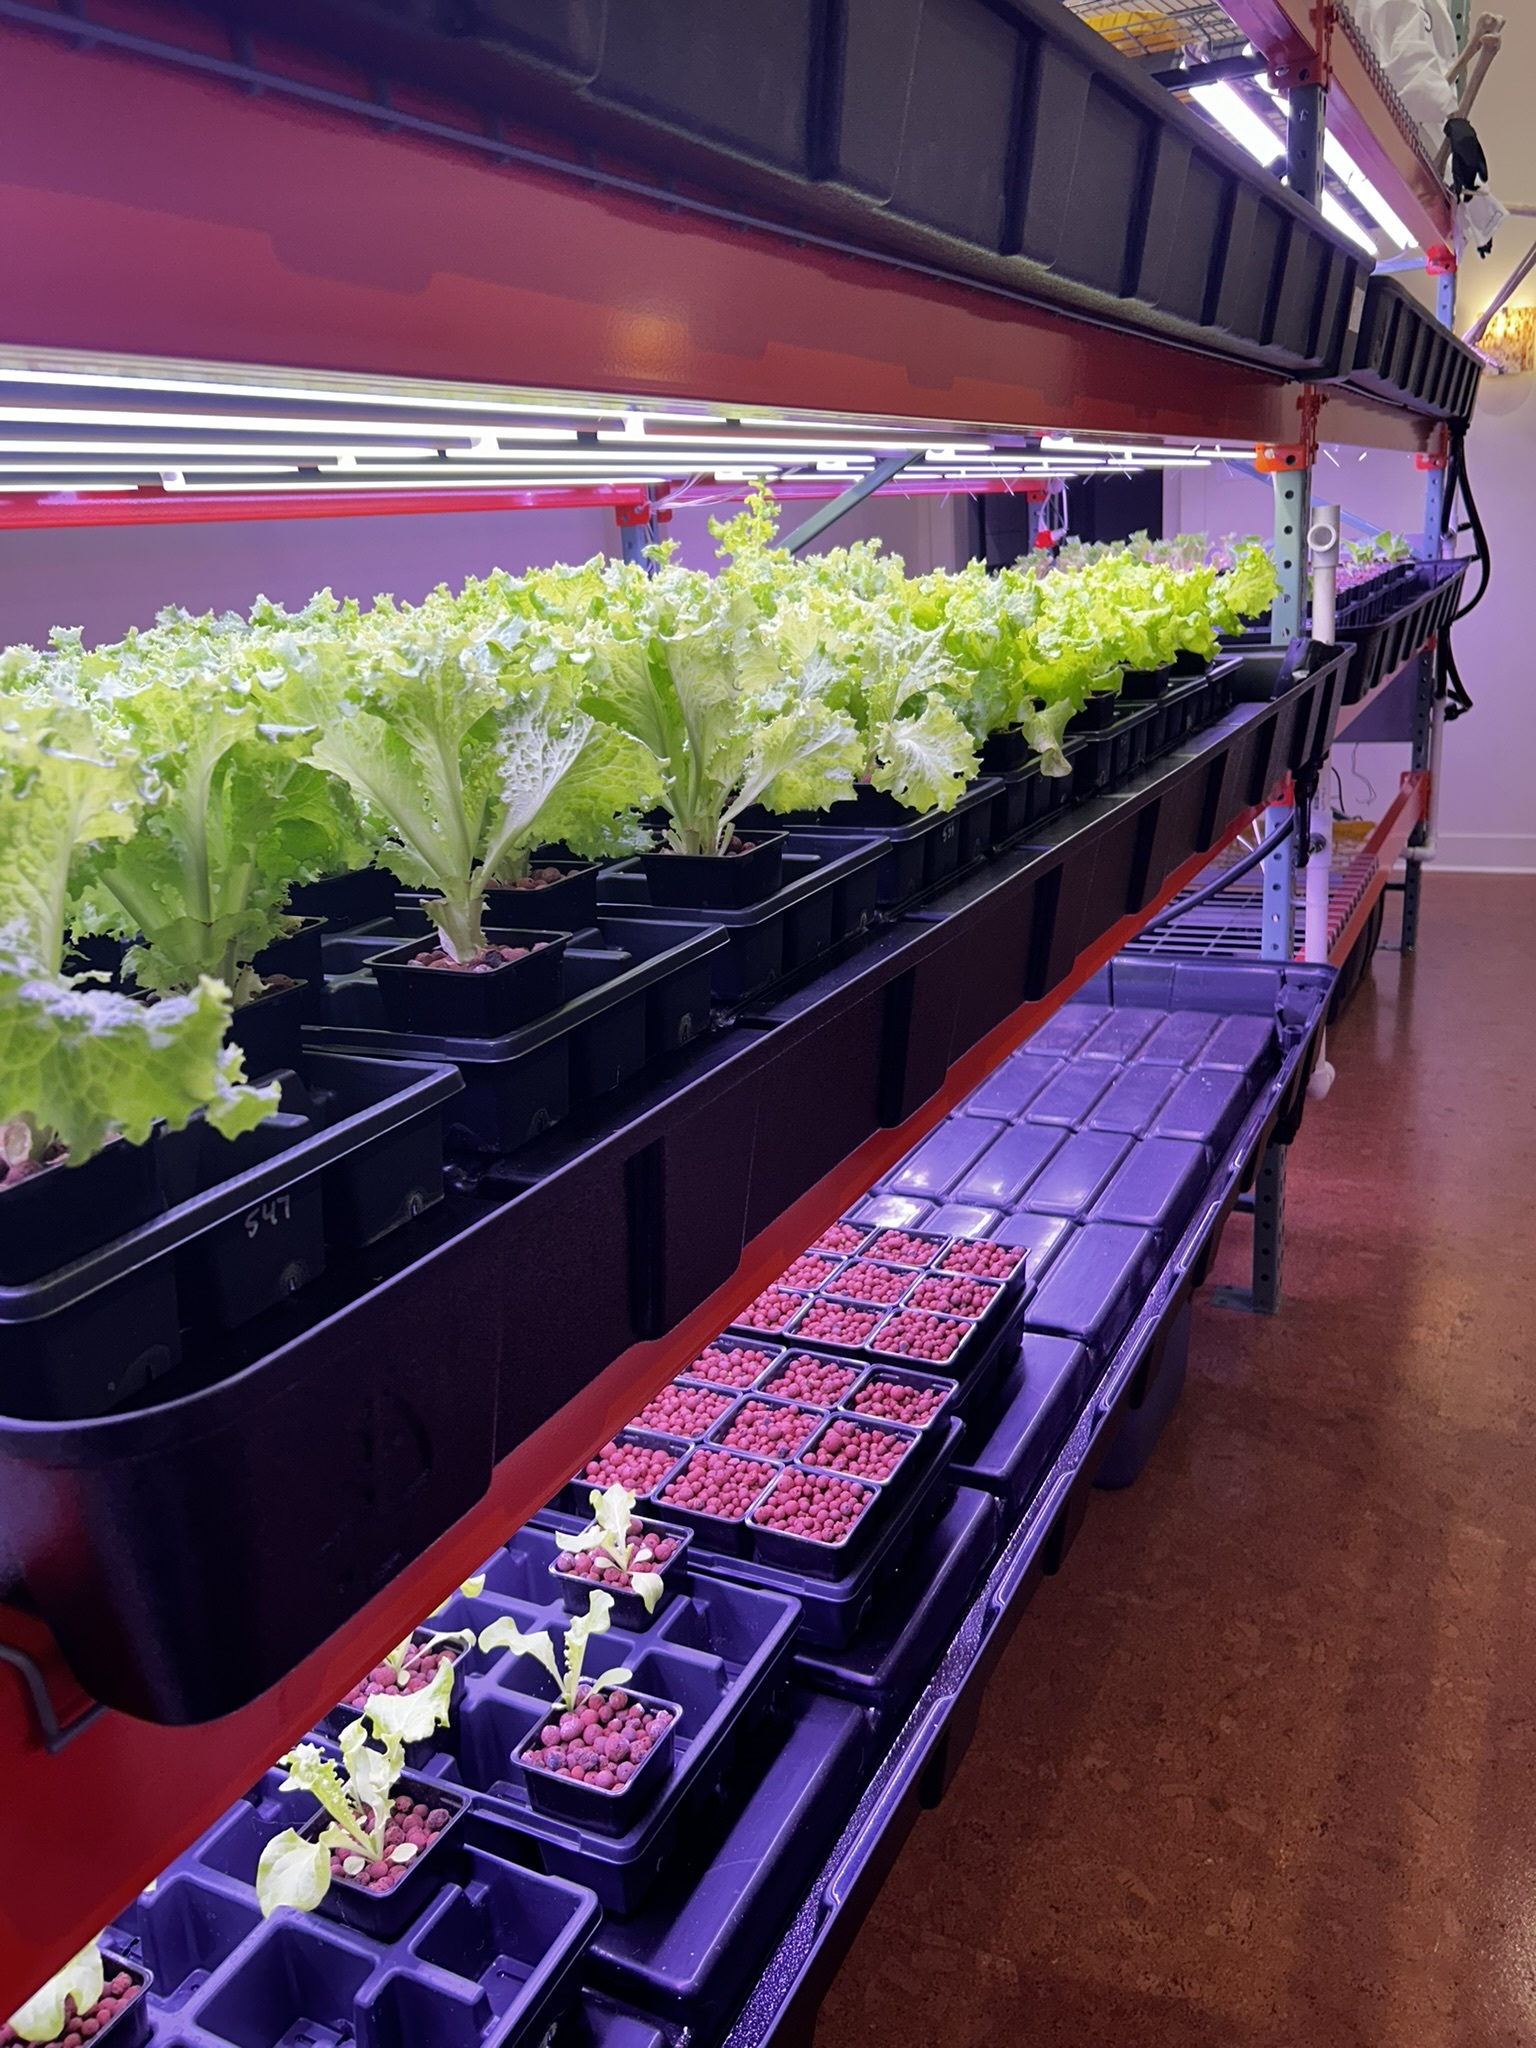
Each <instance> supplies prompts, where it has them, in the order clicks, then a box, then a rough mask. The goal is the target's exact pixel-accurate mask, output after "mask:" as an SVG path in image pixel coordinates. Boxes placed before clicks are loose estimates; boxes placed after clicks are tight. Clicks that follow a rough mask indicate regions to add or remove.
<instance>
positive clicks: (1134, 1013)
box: [1075, 1003, 1163, 1065]
mask: <svg viewBox="0 0 1536 2048" xmlns="http://www.w3.org/2000/svg"><path fill="white" fill-rule="evenodd" d="M1162 1021H1163V1013H1162V1011H1161V1010H1144V1009H1140V1008H1138V1007H1136V1006H1135V1005H1133V1004H1129V1003H1127V1004H1125V1005H1123V1006H1122V1005H1118V1004H1117V1005H1116V1007H1115V1008H1114V1009H1113V1010H1111V1012H1110V1013H1109V1015H1108V1016H1107V1017H1106V1018H1105V1019H1104V1022H1103V1023H1102V1024H1101V1025H1100V1026H1099V1028H1098V1030H1097V1031H1094V1032H1091V1033H1090V1034H1089V1036H1088V1037H1087V1038H1085V1039H1084V1040H1083V1042H1082V1044H1081V1045H1080V1046H1079V1047H1078V1048H1077V1052H1076V1055H1075V1056H1076V1058H1078V1059H1080V1060H1113V1061H1114V1062H1115V1063H1116V1064H1117V1065H1118V1064H1123V1063H1124V1062H1125V1061H1126V1060H1133V1059H1135V1058H1136V1056H1137V1054H1138V1053H1139V1052H1140V1051H1141V1048H1142V1047H1143V1046H1144V1045H1145V1044H1146V1042H1147V1040H1148V1039H1149V1038H1150V1037H1151V1036H1152V1034H1153V1032H1154V1031H1155V1030H1156V1029H1157V1027H1158V1025H1159V1024H1161V1023H1162Z"/></svg>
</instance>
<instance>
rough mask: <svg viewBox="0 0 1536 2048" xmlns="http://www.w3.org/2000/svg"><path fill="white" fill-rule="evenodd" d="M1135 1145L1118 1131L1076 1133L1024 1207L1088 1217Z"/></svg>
mask: <svg viewBox="0 0 1536 2048" xmlns="http://www.w3.org/2000/svg"><path fill="white" fill-rule="evenodd" d="M1135 1142H1136V1141H1135V1139H1134V1138H1127V1137H1125V1136H1124V1135H1123V1134H1122V1133H1121V1132H1119V1131H1075V1132H1074V1133H1073V1134H1072V1136H1071V1137H1070V1138H1068V1140H1067V1142H1066V1143H1065V1145H1063V1146H1062V1148H1061V1150H1060V1151H1059V1152H1058V1153H1057V1154H1056V1156H1055V1157H1054V1158H1053V1159H1052V1160H1051V1162H1050V1164H1049V1165H1048V1166H1047V1167H1046V1168H1045V1169H1044V1171H1043V1172H1042V1173H1041V1174H1040V1175H1039V1177H1038V1178H1037V1179H1036V1180H1035V1182H1034V1183H1033V1185H1032V1186H1031V1188H1030V1190H1029V1193H1028V1194H1027V1195H1026V1196H1025V1197H1024V1206H1025V1208H1026V1209H1033V1210H1035V1211H1036V1212H1037V1213H1043V1214H1045V1215H1049V1216H1070V1217H1072V1218H1074V1219H1078V1218H1082V1217H1085V1216H1086V1215H1087V1214H1088V1211H1089V1210H1090V1209H1091V1208H1092V1207H1093V1203H1094V1198H1095V1197H1096V1196H1097V1195H1099V1194H1100V1193H1101V1192H1102V1191H1103V1189H1104V1188H1105V1186H1106V1185H1107V1184H1108V1182H1109V1180H1110V1177H1111V1176H1112V1175H1113V1174H1114V1172H1115V1170H1116V1169H1117V1168H1118V1167H1119V1166H1120V1164H1121V1162H1122V1161H1123V1160H1124V1159H1125V1156H1126V1154H1127V1153H1128V1152H1129V1151H1130V1150H1131V1148H1132V1146H1133V1145H1134V1144H1135Z"/></svg>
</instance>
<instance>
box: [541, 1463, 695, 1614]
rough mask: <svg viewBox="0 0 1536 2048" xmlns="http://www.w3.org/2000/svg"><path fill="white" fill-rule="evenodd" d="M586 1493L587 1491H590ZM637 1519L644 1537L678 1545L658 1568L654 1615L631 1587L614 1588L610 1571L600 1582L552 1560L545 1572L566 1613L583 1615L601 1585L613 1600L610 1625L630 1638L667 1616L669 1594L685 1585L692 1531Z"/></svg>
mask: <svg viewBox="0 0 1536 2048" xmlns="http://www.w3.org/2000/svg"><path fill="white" fill-rule="evenodd" d="M587 1490H588V1491H589V1492H590V1491H591V1490H592V1489H590V1488H588V1489H587ZM640 1519H641V1520H642V1521H643V1522H644V1524H645V1533H646V1535H647V1536H669V1537H670V1538H671V1539H672V1541H673V1542H674V1543H675V1544H676V1545H677V1548H676V1550H674V1551H673V1553H672V1555H671V1556H670V1557H669V1558H668V1559H667V1561H666V1563H665V1564H664V1565H661V1566H659V1567H658V1568H657V1572H658V1576H659V1577H660V1579H661V1582H662V1589H661V1598H660V1599H659V1600H658V1601H657V1602H656V1608H655V1612H654V1613H652V1612H650V1611H648V1610H647V1608H646V1604H645V1602H644V1600H643V1599H642V1598H641V1597H640V1595H639V1594H638V1593H637V1592H635V1590H634V1588H633V1587H626V1586H620V1585H616V1584H615V1583H614V1577H615V1575H614V1574H613V1573H612V1572H605V1573H604V1574H603V1576H602V1577H601V1578H600V1579H596V1578H586V1577H584V1576H583V1575H582V1574H581V1573H579V1572H562V1571H560V1570H559V1569H557V1567H556V1564H555V1561H554V1559H553V1558H551V1560H550V1562H549V1565H548V1567H547V1569H548V1571H549V1575H550V1577H551V1579H553V1581H554V1583H555V1585H556V1586H557V1587H558V1588H559V1590H560V1604H561V1606H562V1607H563V1608H564V1609H565V1611H566V1613H567V1614H585V1613H586V1611H587V1607H588V1605H589V1601H588V1595H589V1594H590V1593H591V1591H592V1588H593V1587H594V1586H601V1587H602V1588H603V1590H604V1591H605V1592H606V1593H608V1594H609V1595H610V1596H611V1598H612V1600H613V1614H612V1621H613V1626H614V1627H615V1628H622V1629H627V1630H628V1631H629V1633H630V1634H631V1635H636V1634H639V1633H641V1632H642V1631H643V1630H645V1629H648V1628H649V1627H650V1625H651V1623H652V1622H653V1621H655V1620H656V1618H657V1616H658V1615H662V1614H665V1613H666V1611H667V1602H668V1601H669V1600H670V1599H671V1598H672V1595H673V1594H674V1593H679V1592H681V1591H682V1590H683V1588H684V1587H685V1586H686V1585H687V1583H688V1546H689V1544H690V1543H692V1541H693V1531H692V1530H691V1529H684V1528H680V1527H679V1526H678V1525H677V1524H676V1523H670V1524H669V1523H666V1522H658V1521H655V1520H653V1519H652V1517H651V1516H649V1515H643V1516H641V1517H640ZM572 1533H573V1534H574V1533H575V1532H574V1531H572ZM642 1540H643V1539H642Z"/></svg>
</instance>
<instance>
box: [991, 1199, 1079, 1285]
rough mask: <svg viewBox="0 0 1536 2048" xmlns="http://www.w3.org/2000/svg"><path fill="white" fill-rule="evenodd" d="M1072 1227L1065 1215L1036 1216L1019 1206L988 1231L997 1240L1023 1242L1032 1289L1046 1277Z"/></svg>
mask: <svg viewBox="0 0 1536 2048" xmlns="http://www.w3.org/2000/svg"><path fill="white" fill-rule="evenodd" d="M1071 1231H1072V1225H1071V1223H1070V1222H1069V1221H1068V1219H1067V1218H1066V1217H1065V1216H1035V1215H1032V1214H1031V1213H1030V1211H1029V1210H1028V1209H1021V1210H1019V1212H1018V1214H1017V1215H1015V1216H1005V1217H1004V1218H1003V1220H1002V1222H1001V1223H999V1224H998V1226H997V1228H996V1229H995V1230H993V1231H992V1232H991V1233H990V1234H991V1236H993V1237H995V1238H996V1240H997V1242H998V1243H999V1244H1018V1245H1023V1247H1024V1249H1025V1253H1026V1255H1027V1256H1026V1260H1025V1267H1024V1270H1025V1273H1026V1275H1027V1277H1028V1280H1029V1285H1030V1288H1031V1289H1032V1290H1033V1289H1036V1288H1038V1286H1039V1283H1040V1282H1041V1281H1042V1280H1043V1279H1044V1278H1045V1275H1046V1273H1047V1272H1048V1271H1049V1270H1050V1265H1051V1261H1052V1260H1053V1259H1054V1258H1055V1257H1056V1255H1057V1253H1058V1252H1059V1251H1060V1250H1061V1248H1062V1246H1063V1245H1064V1244H1065V1243H1066V1242H1067V1239H1068V1237H1069V1236H1070V1235H1071Z"/></svg>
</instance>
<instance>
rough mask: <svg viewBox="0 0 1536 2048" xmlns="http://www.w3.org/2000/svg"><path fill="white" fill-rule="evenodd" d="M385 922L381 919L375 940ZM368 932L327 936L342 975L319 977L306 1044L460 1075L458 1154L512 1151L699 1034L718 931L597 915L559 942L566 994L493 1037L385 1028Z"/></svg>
mask: <svg viewBox="0 0 1536 2048" xmlns="http://www.w3.org/2000/svg"><path fill="white" fill-rule="evenodd" d="M394 929H395V925H394V923H393V922H392V923H391V925H390V926H389V927H388V928H387V931H386V933H385V934H384V935H385V936H390V935H392V933H393V930H394ZM379 936H380V934H379V933H378V932H376V931H375V932H366V931H365V932H351V933H348V934H346V936H345V937H343V938H340V939H333V940H329V941H328V942H327V947H326V953H327V960H328V962H329V963H330V964H331V965H332V966H333V967H334V966H339V967H340V968H342V970H343V972H342V973H341V974H340V976H339V977H337V978H335V979H332V980H331V981H330V982H329V983H328V984H327V990H326V1013H325V1017H326V1021H325V1022H324V1023H323V1024H322V1025H320V1026H318V1027H312V1028H311V1029H310V1030H309V1032H308V1042H309V1043H312V1044H315V1045H320V1046H326V1047H337V1048H344V1049H346V1050H349V1051H356V1052H366V1053H371V1054H373V1055H375V1056H376V1057H385V1058H390V1059H437V1060H447V1061H451V1062H452V1063H453V1065H455V1066H456V1067H457V1068H458V1069H459V1071H460V1073H461V1074H462V1075H463V1077H464V1093H463V1095H462V1097H461V1098H460V1100H459V1102H458V1103H457V1104H456V1105H455V1108H454V1112H453V1116H452V1119H451V1124H450V1136H451V1138H452V1139H453V1140H454V1142H455V1143H457V1144H460V1145H462V1146H464V1147H466V1148H467V1149H469V1150H472V1151H476V1152H484V1153H507V1152H514V1151H516V1149H517V1148H518V1146H520V1145H523V1144H526V1143H527V1142H528V1140H529V1139H531V1138H535V1137H537V1136H538V1135H539V1134H540V1133H541V1132H542V1131H545V1130H548V1129H549V1128H550V1126H551V1125H553V1124H557V1123H559V1122H560V1121H561V1120H562V1119H563V1118H564V1117H565V1116H566V1115H567V1113H568V1112H569V1110H570V1107H571V1105H572V1103H573V1102H584V1101H592V1100H595V1099H599V1098H601V1097H602V1096H603V1095H605V1094H607V1093H608V1092H610V1091H611V1090H612V1089H614V1088H616V1087H617V1086H618V1085H619V1084H620V1083H621V1082H622V1081H625V1080H627V1079H629V1078H630V1077H631V1076H633V1075H634V1074H636V1073H638V1072H639V1071H640V1070H641V1069H642V1068H643V1067H644V1066H645V1065H646V1064H647V1062H648V1061H651V1060H655V1059H660V1058H662V1057H663V1056H665V1055H666V1054H667V1053H671V1052H676V1051H678V1050H679V1049H680V1048H681V1047H683V1046H686V1045H688V1044H690V1043H691V1042H692V1041H693V1040H694V1039H696V1038H700V1037H702V1036H703V1035H704V1034H705V1033H706V1032H707V1031H708V1029H709V1005H710V989H709V977H710V971H711V967H710V963H711V959H712V957H713V956H715V955H718V954H719V953H720V952H722V951H723V949H724V947H725V945H726V943H727V941H726V938H725V935H724V933H723V932H721V931H719V930H718V929H716V928H714V927H713V926H712V925H710V924H696V923H693V922H691V921H689V920H688V919H686V918H683V919H676V918H657V917H649V916H637V917H625V918H622V919H620V918H618V917H615V916H611V915H610V914H609V913H608V912H607V911H606V910H605V912H604V913H603V915H602V917H601V918H600V919H599V921H598V924H597V925H596V927H594V928H593V929H591V930H590V931H585V932H581V933H578V934H577V935H576V938H575V940H574V942H573V943H572V945H571V946H570V947H569V948H567V951H566V955H565V960H566V985H567V996H566V1000H565V1002H563V1003H562V1004H561V1005H560V1007H559V1008H558V1009H557V1010H551V1011H550V1012H549V1013H548V1014H547V1015H545V1016H543V1017H540V1018H538V1019H537V1020H536V1021H535V1022H533V1023H531V1024H525V1025H523V1026H521V1027H520V1028H519V1029H518V1030H516V1031H511V1032H508V1033H507V1034H506V1035H505V1036H503V1037H501V1038H444V1037H437V1036H434V1035H432V1034H422V1033H418V1032H396V1031H391V1030H390V1029H389V1028H388V1026H387V1024H386V1023H385V1019H384V1011H383V1006H382V1004H381V1002H380V1000H379V996H378V992H377V990H376V989H375V988H374V986H373V985H372V982H371V979H370V977H369V976H368V975H367V974H366V972H362V973H359V972H356V971H354V970H355V969H357V968H358V967H359V966H360V963H361V957H366V953H365V951H364V949H367V948H370V947H371V948H372V949H373V950H374V951H377V950H378V938H379Z"/></svg>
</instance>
